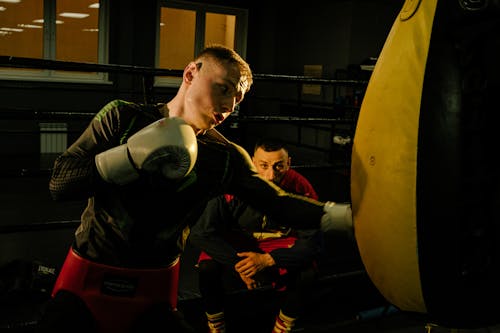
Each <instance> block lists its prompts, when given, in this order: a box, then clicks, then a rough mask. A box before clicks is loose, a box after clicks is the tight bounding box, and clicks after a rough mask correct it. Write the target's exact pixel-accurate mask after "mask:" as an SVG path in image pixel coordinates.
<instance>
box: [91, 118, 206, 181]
mask: <svg viewBox="0 0 500 333" xmlns="http://www.w3.org/2000/svg"><path fill="white" fill-rule="evenodd" d="M197 156H198V143H197V141H196V134H195V133H194V130H193V128H192V127H191V126H189V125H188V124H187V123H186V122H185V121H184V120H183V119H181V118H162V119H160V120H157V121H155V122H154V123H151V124H149V125H148V126H146V127H144V128H143V129H141V130H140V131H138V132H137V133H135V134H134V135H132V136H131V137H130V138H129V139H128V141H127V143H125V144H122V145H120V146H117V147H114V148H111V149H109V150H106V151H104V152H102V153H100V154H98V155H96V157H95V162H96V165H97V170H98V171H99V174H100V175H101V177H102V178H103V179H104V180H105V181H107V182H109V183H114V184H118V185H124V184H128V183H130V182H131V181H133V180H135V179H137V178H138V177H139V172H138V170H143V171H146V172H149V173H158V174H162V175H163V176H164V177H165V178H167V179H180V178H182V177H184V176H186V175H187V174H188V173H189V172H190V171H191V170H192V169H193V167H194V164H195V162H196V158H197Z"/></svg>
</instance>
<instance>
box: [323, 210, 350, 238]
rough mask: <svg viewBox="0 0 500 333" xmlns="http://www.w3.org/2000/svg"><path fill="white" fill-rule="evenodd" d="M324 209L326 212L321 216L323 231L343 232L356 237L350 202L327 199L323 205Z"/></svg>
mask: <svg viewBox="0 0 500 333" xmlns="http://www.w3.org/2000/svg"><path fill="white" fill-rule="evenodd" d="M323 211H324V212H325V213H324V214H323V216H322V217H321V230H322V231H323V232H337V233H338V232H342V233H346V234H347V235H348V236H350V237H354V226H353V223H352V209H351V204H350V203H336V202H332V201H327V202H326V203H325V205H324V206H323Z"/></svg>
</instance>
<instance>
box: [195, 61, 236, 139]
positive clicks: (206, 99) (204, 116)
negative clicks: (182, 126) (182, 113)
mask: <svg viewBox="0 0 500 333" xmlns="http://www.w3.org/2000/svg"><path fill="white" fill-rule="evenodd" d="M192 64H193V65H192V66H194V67H193V68H192V72H191V73H192V79H191V81H190V84H189V89H188V92H187V94H186V100H185V103H186V105H185V106H186V110H188V114H186V117H188V118H189V121H188V122H189V123H191V124H193V125H194V126H195V127H196V128H197V129H199V130H208V129H211V128H214V127H215V126H217V125H219V124H220V123H222V122H223V121H224V120H225V119H226V118H227V117H228V116H229V115H230V114H231V112H233V111H234V108H235V107H236V105H237V104H238V103H239V102H241V100H242V99H243V94H244V92H242V91H241V89H240V88H239V85H238V84H239V72H238V70H237V68H235V66H222V65H220V64H217V63H214V62H213V61H210V60H204V61H203V62H202V63H198V64H194V63H192ZM226 67H228V68H226Z"/></svg>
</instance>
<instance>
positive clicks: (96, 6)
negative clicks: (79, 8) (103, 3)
mask: <svg viewBox="0 0 500 333" xmlns="http://www.w3.org/2000/svg"><path fill="white" fill-rule="evenodd" d="M89 8H99V2H96V3H93V4H90V5H89Z"/></svg>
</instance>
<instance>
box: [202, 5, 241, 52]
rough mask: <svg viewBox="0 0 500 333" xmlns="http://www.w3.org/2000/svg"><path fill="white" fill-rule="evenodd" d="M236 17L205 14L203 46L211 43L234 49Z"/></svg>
mask: <svg viewBox="0 0 500 333" xmlns="http://www.w3.org/2000/svg"><path fill="white" fill-rule="evenodd" d="M235 24H236V16H234V15H225V14H215V13H207V14H206V25H205V46H206V45H208V44H212V43H217V44H222V45H225V46H227V47H230V48H232V49H234V31H235Z"/></svg>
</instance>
